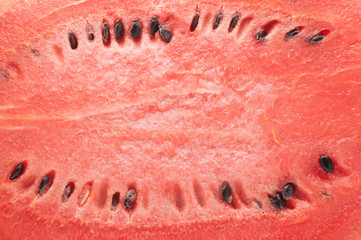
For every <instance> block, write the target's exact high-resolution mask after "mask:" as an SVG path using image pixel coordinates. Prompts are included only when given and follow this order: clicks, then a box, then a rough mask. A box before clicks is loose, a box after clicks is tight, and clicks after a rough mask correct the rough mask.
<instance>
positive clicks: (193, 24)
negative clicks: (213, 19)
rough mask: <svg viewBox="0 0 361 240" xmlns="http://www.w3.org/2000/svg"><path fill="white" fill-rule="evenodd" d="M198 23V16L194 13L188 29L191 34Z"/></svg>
mask: <svg viewBox="0 0 361 240" xmlns="http://www.w3.org/2000/svg"><path fill="white" fill-rule="evenodd" d="M198 21H199V14H198V13H196V14H195V15H194V17H193V19H192V23H191V27H190V30H191V32H194V30H196V28H197V26H198Z"/></svg>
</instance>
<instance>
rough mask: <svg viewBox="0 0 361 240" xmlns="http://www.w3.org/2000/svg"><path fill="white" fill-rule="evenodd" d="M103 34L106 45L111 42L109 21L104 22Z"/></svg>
mask: <svg viewBox="0 0 361 240" xmlns="http://www.w3.org/2000/svg"><path fill="white" fill-rule="evenodd" d="M102 36H103V43H104V44H105V45H107V44H109V42H110V31H109V24H108V23H107V22H105V23H103V31H102Z"/></svg>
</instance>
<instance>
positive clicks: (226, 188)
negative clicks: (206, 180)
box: [221, 183, 232, 203]
mask: <svg viewBox="0 0 361 240" xmlns="http://www.w3.org/2000/svg"><path fill="white" fill-rule="evenodd" d="M221 190H222V199H223V201H224V202H226V203H231V202H232V188H231V186H230V185H229V184H228V183H223V185H222V188H221Z"/></svg>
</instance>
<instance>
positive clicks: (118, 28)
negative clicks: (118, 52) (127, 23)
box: [114, 19, 124, 41]
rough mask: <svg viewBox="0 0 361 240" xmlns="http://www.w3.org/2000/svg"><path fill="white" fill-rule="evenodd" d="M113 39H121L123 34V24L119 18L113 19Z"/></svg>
mask: <svg viewBox="0 0 361 240" xmlns="http://www.w3.org/2000/svg"><path fill="white" fill-rule="evenodd" d="M114 32H115V39H116V40H118V41H119V40H121V39H122V38H123V36H124V25H123V23H122V21H121V20H120V19H118V20H116V21H115V25H114Z"/></svg>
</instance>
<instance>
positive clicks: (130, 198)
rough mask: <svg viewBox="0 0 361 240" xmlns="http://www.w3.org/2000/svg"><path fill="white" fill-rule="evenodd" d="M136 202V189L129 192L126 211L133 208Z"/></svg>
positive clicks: (125, 202) (125, 204) (125, 205)
mask: <svg viewBox="0 0 361 240" xmlns="http://www.w3.org/2000/svg"><path fill="white" fill-rule="evenodd" d="M135 200H137V193H136V192H135V190H134V189H130V190H129V191H128V192H127V197H126V198H125V200H124V207H125V208H126V209H129V208H131V207H132V205H133V204H134V202H135Z"/></svg>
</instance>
